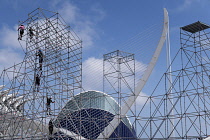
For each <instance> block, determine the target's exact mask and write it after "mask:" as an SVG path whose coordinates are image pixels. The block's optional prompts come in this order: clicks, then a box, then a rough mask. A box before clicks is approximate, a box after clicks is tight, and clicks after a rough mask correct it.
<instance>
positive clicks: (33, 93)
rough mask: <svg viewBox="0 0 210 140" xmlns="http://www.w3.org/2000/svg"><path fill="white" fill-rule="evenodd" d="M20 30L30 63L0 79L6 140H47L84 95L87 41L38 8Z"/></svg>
mask: <svg viewBox="0 0 210 140" xmlns="http://www.w3.org/2000/svg"><path fill="white" fill-rule="evenodd" d="M19 25H25V32H24V34H23V37H22V40H19V43H20V45H21V47H22V48H23V50H24V53H25V57H24V59H23V61H22V62H21V63H18V64H15V65H14V66H12V67H10V68H7V69H4V70H3V72H2V74H1V77H0V78H1V82H2V83H1V84H2V85H4V86H3V87H2V90H3V91H2V92H1V98H5V97H6V99H4V100H3V101H4V102H1V105H4V106H5V108H6V109H5V110H6V111H4V112H1V124H2V126H1V128H0V132H1V139H44V138H48V137H49V136H50V134H49V131H48V122H49V121H50V120H54V119H55V118H56V117H57V115H58V113H59V112H60V111H61V110H62V107H63V106H64V105H65V104H66V103H67V101H68V99H69V98H71V97H73V96H74V95H75V94H76V93H78V92H81V90H82V41H81V40H80V38H79V37H78V36H77V35H76V33H75V32H74V31H73V30H72V29H71V27H70V26H67V25H66V23H65V21H64V20H63V19H62V17H61V15H60V14H59V13H57V12H52V11H48V10H44V9H41V8H38V9H36V10H34V11H32V12H31V13H29V14H28V18H27V19H26V20H25V21H21V22H19ZM19 36H20V35H19ZM5 91H8V92H5ZM5 94H8V96H4V95H5ZM11 97H13V98H11ZM14 97H15V98H14ZM7 98H10V100H9V99H7ZM6 101H8V102H9V103H6ZM54 130H55V129H54ZM58 136H59V134H58Z"/></svg>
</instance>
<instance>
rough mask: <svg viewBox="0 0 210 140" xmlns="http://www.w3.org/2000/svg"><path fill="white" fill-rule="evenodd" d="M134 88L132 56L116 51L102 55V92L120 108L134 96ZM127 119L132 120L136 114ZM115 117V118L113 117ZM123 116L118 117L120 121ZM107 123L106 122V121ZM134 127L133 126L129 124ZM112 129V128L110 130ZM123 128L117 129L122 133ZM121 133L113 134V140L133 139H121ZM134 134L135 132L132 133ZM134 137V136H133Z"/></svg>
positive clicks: (118, 112) (133, 60)
mask: <svg viewBox="0 0 210 140" xmlns="http://www.w3.org/2000/svg"><path fill="white" fill-rule="evenodd" d="M134 88H135V57H134V54H132V53H128V52H123V51H120V50H116V51H114V52H110V53H107V54H104V58H103V92H105V93H107V94H108V95H110V96H111V97H113V98H114V99H115V101H117V103H118V104H119V106H120V107H121V106H122V105H123V104H124V103H125V101H126V100H127V99H128V97H130V96H134ZM115 111H116V112H115V114H118V115H119V114H121V109H120V110H115ZM132 113H133V114H132V115H129V116H127V118H128V119H129V120H130V119H132V120H133V119H134V116H136V114H135V113H136V112H135V111H134V112H132ZM115 117H116V116H115ZM124 117H125V116H120V118H119V119H118V121H121V120H122V118H124ZM106 121H107V120H106ZM131 125H132V126H135V125H134V124H131ZM112 129H114V128H112ZM122 129H123V128H120V129H118V131H122ZM121 133H122V132H114V135H116V138H115V139H129V138H130V139H133V137H132V138H131V137H121V136H119V135H120V134H121ZM133 133H135V132H133ZM133 135H136V134H133Z"/></svg>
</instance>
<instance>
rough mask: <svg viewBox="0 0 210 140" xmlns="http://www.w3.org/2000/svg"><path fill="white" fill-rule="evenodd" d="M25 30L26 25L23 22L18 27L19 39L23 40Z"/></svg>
mask: <svg viewBox="0 0 210 140" xmlns="http://www.w3.org/2000/svg"><path fill="white" fill-rule="evenodd" d="M24 30H25V26H24V25H23V24H21V25H20V26H19V27H18V31H19V33H18V40H22V37H23V34H24Z"/></svg>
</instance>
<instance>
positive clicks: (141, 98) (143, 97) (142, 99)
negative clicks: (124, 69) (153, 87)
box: [136, 92, 150, 106]
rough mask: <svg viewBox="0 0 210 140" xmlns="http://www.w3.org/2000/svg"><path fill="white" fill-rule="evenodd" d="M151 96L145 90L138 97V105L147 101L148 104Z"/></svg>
mask: <svg viewBox="0 0 210 140" xmlns="http://www.w3.org/2000/svg"><path fill="white" fill-rule="evenodd" d="M148 98H149V96H148V95H147V94H145V93H143V92H141V93H140V95H139V96H138V97H137V99H136V105H137V106H142V105H144V104H145V103H146V104H148V103H149V102H150V100H148Z"/></svg>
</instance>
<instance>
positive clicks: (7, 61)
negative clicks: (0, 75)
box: [0, 49, 22, 78]
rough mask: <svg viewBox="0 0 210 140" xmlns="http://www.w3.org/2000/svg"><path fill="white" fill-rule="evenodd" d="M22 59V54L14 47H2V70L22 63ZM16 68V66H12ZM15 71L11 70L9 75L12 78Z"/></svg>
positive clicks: (0, 58) (0, 55)
mask: <svg viewBox="0 0 210 140" xmlns="http://www.w3.org/2000/svg"><path fill="white" fill-rule="evenodd" d="M21 61H22V56H21V55H20V54H18V53H17V52H15V51H14V50H12V49H0V63H1V67H0V72H3V70H4V69H7V68H9V67H12V66H13V65H14V64H17V63H20V62H21ZM12 70H14V68H12ZM12 76H13V73H11V72H9V73H8V77H9V78H12Z"/></svg>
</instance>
